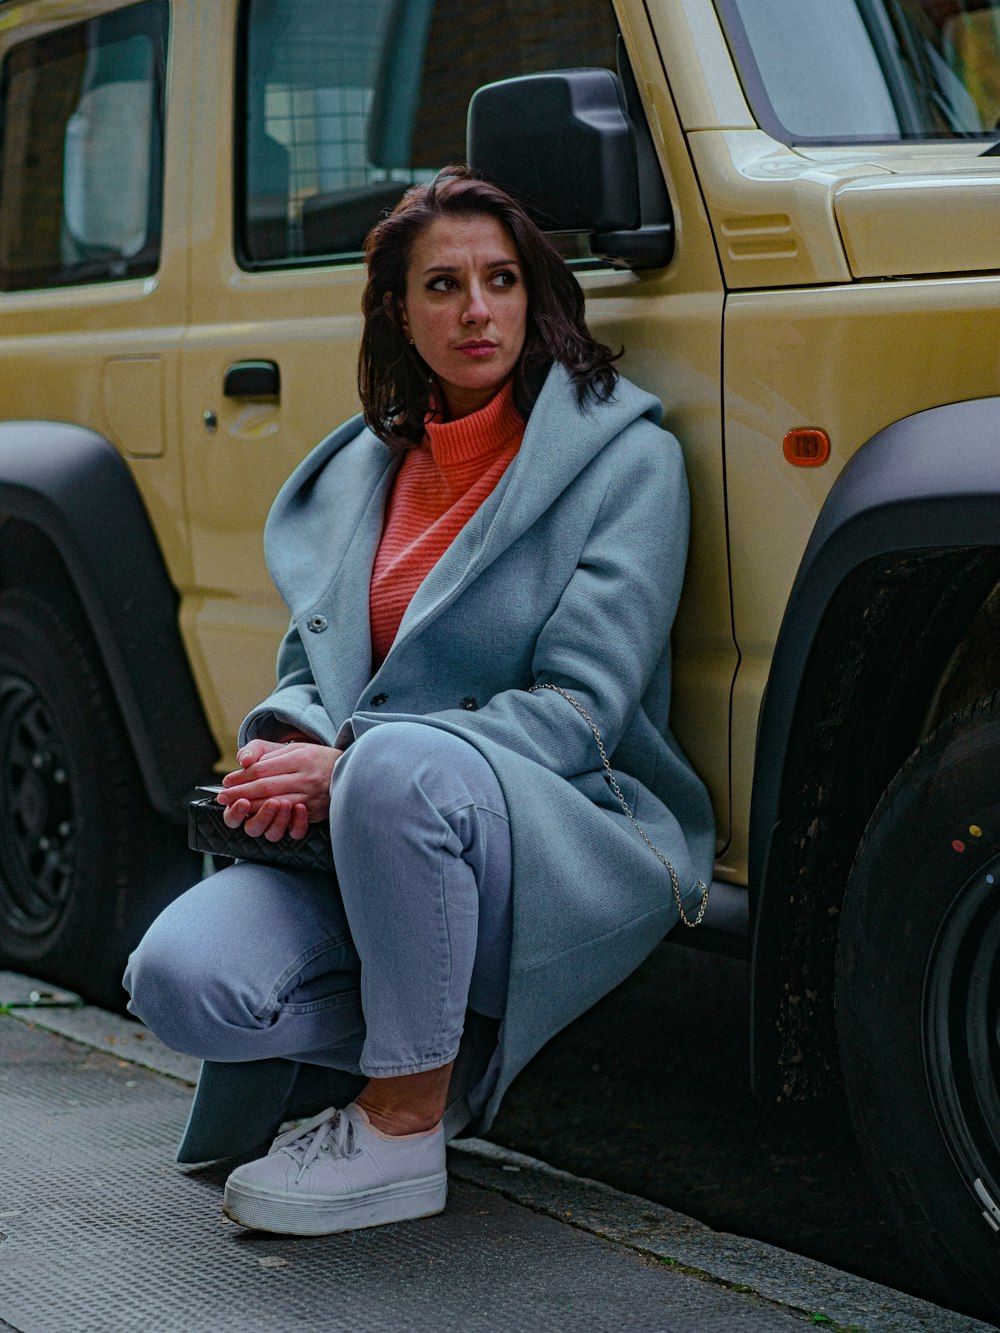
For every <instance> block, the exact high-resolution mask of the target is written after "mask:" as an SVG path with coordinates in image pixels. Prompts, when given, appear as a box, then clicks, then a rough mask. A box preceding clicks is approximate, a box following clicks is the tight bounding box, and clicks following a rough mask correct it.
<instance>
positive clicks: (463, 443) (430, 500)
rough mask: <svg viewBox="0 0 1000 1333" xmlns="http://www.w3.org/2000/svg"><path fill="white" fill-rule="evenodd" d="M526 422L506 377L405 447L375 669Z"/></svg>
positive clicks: (378, 595) (383, 555)
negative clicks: (481, 401) (479, 403)
mask: <svg viewBox="0 0 1000 1333" xmlns="http://www.w3.org/2000/svg"><path fill="white" fill-rule="evenodd" d="M523 435H524V422H523V420H522V419H521V417H520V415H519V413H518V411H517V408H516V407H515V406H514V391H513V386H512V384H511V383H510V382H508V383H507V384H506V385H505V386H504V387H503V388H502V389H501V390H500V392H499V393H498V394H497V395H496V397H495V398H493V399H491V400H490V402H488V403H487V404H486V406H485V407H483V408H480V410H479V411H478V412H472V413H470V414H469V416H467V417H460V418H459V419H458V420H457V421H446V422H435V421H428V423H427V433H426V434H425V435H424V438H423V440H421V442H420V444H419V445H416V446H415V447H414V448H412V449H410V450H409V451H408V452H407V455H406V457H405V459H404V460H403V464H402V466H401V467H400V469H399V471H398V472H397V474H396V479H395V481H394V482H393V486H392V491H391V493H390V495H389V503H388V505H387V507H386V517H385V526H384V527H383V529H382V540H381V542H380V544H379V548H378V553H377V554H376V556H375V568H374V569H373V571H372V581H371V590H370V594H369V597H370V607H371V630H372V670H373V671H376V670H377V669H378V668H379V667H380V666H381V665H382V663H383V662H384V661H385V658H386V655H387V654H388V652H389V649H390V648H391V647H392V641H393V639H394V638H395V637H396V631H397V630H398V629H399V624H400V621H401V620H402V619H403V615H404V613H405V611H406V608H407V607H408V606H409V604H410V600H411V598H412V597H413V594H414V593H415V592H416V590H417V588H419V586H420V584H421V583H422V582H423V581H424V579H425V578H426V577H427V575H428V574H429V573H430V571H431V569H432V568H433V567H434V565H435V564H436V563H437V562H438V560H440V558H441V556H442V555H444V553H445V551H446V550H447V549H448V547H449V546H450V545H451V543H452V542H453V541H454V539H455V537H456V536H457V535H458V533H459V531H460V530H461V528H463V527H464V526H465V524H466V523H467V522H468V521H469V519H470V518H471V517H472V515H473V514H474V513H475V512H476V510H477V509H478V508H479V506H480V505H481V504H482V503H483V501H484V500H485V499H486V497H487V496H488V495H489V494H490V492H491V491H492V490H493V488H494V486H496V484H497V482H498V481H499V480H500V478H501V477H502V476H503V474H504V472H505V470H506V468H507V465H508V464H509V463H510V461H511V459H512V458H513V457H514V455H515V454H516V453H517V451H518V448H519V447H520V444H521V439H522V437H523Z"/></svg>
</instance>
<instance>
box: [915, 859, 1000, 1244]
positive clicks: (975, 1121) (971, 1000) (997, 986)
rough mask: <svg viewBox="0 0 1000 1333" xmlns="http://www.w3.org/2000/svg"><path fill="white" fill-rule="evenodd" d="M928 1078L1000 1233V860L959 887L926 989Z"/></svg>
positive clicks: (960, 1163) (950, 1140)
mask: <svg viewBox="0 0 1000 1333" xmlns="http://www.w3.org/2000/svg"><path fill="white" fill-rule="evenodd" d="M923 1012H924V1049H925V1055H926V1069H927V1078H928V1083H929V1086H930V1091H931V1096H932V1098H933V1101H934V1105H935V1108H936V1110H937V1114H938V1120H939V1124H940V1126H941V1130H942V1133H943V1134H944V1137H945V1141H946V1142H947V1144H948V1148H949V1150H950V1152H951V1155H952V1158H953V1160H954V1162H955V1165H956V1167H957V1169H958V1171H959V1172H960V1174H961V1175H962V1178H963V1179H964V1181H965V1182H966V1184H967V1186H968V1188H969V1190H970V1191H971V1193H972V1196H973V1198H974V1200H975V1202H976V1204H977V1205H978V1207H979V1209H980V1211H981V1212H982V1214H983V1226H984V1227H989V1228H990V1229H992V1230H993V1231H1000V856H994V857H993V858H992V859H990V860H989V861H987V862H986V863H985V864H983V865H982V866H980V867H979V868H978V869H977V870H976V872H975V873H974V874H973V875H972V876H971V877H970V878H969V879H968V880H966V882H965V883H964V884H963V885H962V887H961V889H960V890H959V892H958V894H957V895H956V897H955V899H954V900H953V902H952V904H951V906H950V908H949V910H948V912H947V913H946V914H945V916H944V918H943V919H942V922H941V925H940V927H939V928H938V932H937V935H936V937H935V940H934V945H933V947H932V949H931V953H930V956H929V959H928V965H927V974H926V979H925V986H924V1006H923Z"/></svg>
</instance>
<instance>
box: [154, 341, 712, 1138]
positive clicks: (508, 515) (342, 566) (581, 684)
mask: <svg viewBox="0 0 1000 1333" xmlns="http://www.w3.org/2000/svg"><path fill="white" fill-rule="evenodd" d="M660 416H661V407H660V404H659V402H658V401H657V399H655V398H654V397H652V396H651V395H650V394H647V393H645V392H643V391H642V390H640V389H638V388H637V387H636V386H635V385H633V384H631V383H629V382H628V381H627V380H625V379H621V380H619V382H618V386H617V388H616V390H615V393H614V396H613V398H612V399H611V400H610V401H609V402H606V403H600V402H594V401H593V400H590V401H588V404H587V405H586V406H585V407H584V408H583V409H581V408H580V407H579V405H578V403H577V396H576V390H575V388H574V387H573V385H572V384H571V383H570V381H569V379H568V376H567V375H566V373H565V371H564V370H563V368H562V367H561V366H558V365H556V366H555V367H554V368H553V369H552V371H551V372H550V373H549V376H548V378H547V380H546V382H545V385H544V387H543V389H542V392H541V394H540V395H539V398H538V401H537V402H536V404H535V407H534V410H533V411H532V414H531V418H530V421H529V422H528V425H527V429H526V431H525V435H524V440H523V442H522V444H521V448H520V450H519V452H518V454H517V455H516V457H515V458H514V461H513V462H512V463H511V465H510V466H509V468H508V469H507V471H506V473H505V474H504V476H503V477H502V479H501V481H500V483H499V484H498V486H497V488H496V489H495V491H494V492H493V493H492V494H491V495H490V496H489V497H488V499H487V500H486V501H485V502H484V503H483V505H482V506H481V507H480V509H479V510H478V511H477V512H476V514H475V515H474V516H473V518H471V519H470V520H469V522H468V523H467V524H466V526H465V527H464V528H463V529H462V531H461V532H460V533H459V534H458V536H457V537H456V538H455V540H454V542H453V543H452V545H451V546H450V547H449V548H448V550H447V551H446V552H445V554H444V555H443V556H442V557H441V559H440V560H439V561H438V563H437V565H435V567H434V568H433V569H432V570H431V572H430V573H429V574H428V576H427V578H426V579H425V580H424V582H423V583H422V584H421V586H420V588H419V589H418V590H417V592H416V594H415V596H414V598H413V600H412V602H411V603H410V606H409V608H408V610H407V612H406V614H405V616H404V617H403V621H402V624H401V625H400V628H399V632H398V634H397V635H396V639H395V642H394V643H393V646H392V649H391V651H390V652H389V655H388V656H387V657H386V659H385V661H384V662H383V664H382V666H381V667H380V668H379V669H378V671H377V672H376V673H375V674H374V676H373V675H372V667H371V641H370V632H369V605H368V597H369V581H370V576H371V570H372V564H373V562H374V558H375V552H376V549H377V547H378V543H379V539H380V537H381V532H382V520H383V513H384V509H385V503H386V499H387V496H388V494H389V490H390V485H391V482H392V479H393V477H394V475H395V473H396V470H397V468H398V466H399V463H400V461H401V460H400V455H399V454H397V453H395V452H393V451H392V450H391V449H389V448H388V447H387V446H386V445H385V444H383V443H382V442H380V441H379V440H378V439H377V438H376V437H375V436H374V435H373V434H372V433H371V432H370V431H369V430H368V429H367V428H366V427H365V426H364V424H363V421H362V419H361V418H360V417H355V418H353V419H352V420H351V421H348V422H347V423H346V424H345V425H343V426H342V427H341V428H340V429H339V430H337V431H335V432H334V433H333V434H332V435H331V436H329V437H328V438H327V439H326V440H324V441H323V442H322V443H321V444H320V445H319V446H318V447H317V448H316V449H315V450H313V452H312V453H311V454H309V456H308V457H307V458H306V459H305V460H304V461H303V462H302V463H301V464H300V466H299V467H298V468H297V469H296V471H295V472H294V473H293V474H292V476H291V477H290V478H289V480H288V481H287V482H286V483H285V485H284V487H283V488H282V490H281V491H280V493H279V495H278V497H277V499H276V501H275V504H274V507H273V509H272V511H271V514H270V517H269V519H268V522H267V527H266V530H265V551H266V555H267V560H268V565H269V568H270V570H271V574H272V577H273V578H274V581H275V584H276V585H277V588H278V590H279V592H280V593H281V595H282V597H283V598H284V600H285V602H286V603H287V605H288V607H289V609H290V611H291V613H292V622H291V627H290V629H289V631H288V634H287V635H286V637H285V639H284V641H283V643H282V645H281V648H280V651H279V655H278V684H277V688H276V689H275V691H274V693H273V694H271V695H270V697H269V698H267V699H265V700H264V701H263V703H261V704H260V705H259V706H258V707H257V708H255V709H254V710H253V711H252V712H251V713H250V715H249V717H248V718H247V719H246V721H245V722H244V725H243V729H242V732H241V742H242V741H245V740H247V739H250V738H252V737H255V736H264V737H267V736H268V735H270V734H273V732H274V731H275V730H279V729H280V730H287V727H288V726H289V725H290V726H293V727H297V728H301V729H302V730H303V731H305V732H308V733H309V734H311V735H313V736H315V737H316V738H317V739H319V740H320V741H323V742H325V743H328V744H331V745H332V744H338V745H341V746H343V745H344V744H345V743H349V742H350V739H351V738H352V737H356V736H359V735H360V734H361V733H362V732H364V731H365V730H367V729H368V728H369V727H375V726H386V725H390V726H391V724H392V723H393V722H394V721H397V720H408V721H412V720H419V721H422V722H424V723H426V724H428V725H430V726H435V727H442V728H445V729H447V730H449V731H452V732H454V733H455V734H456V735H458V736H461V737H463V738H465V739H466V740H468V741H470V742H471V743H472V744H473V745H475V746H476V747H477V748H478V749H479V750H480V751H481V752H482V754H483V755H484V756H485V757H486V759H487V760H488V761H489V762H490V764H491V765H492V767H493V769H494V771H495V773H496V775H497V778H498V779H499V782H500V785H501V787H502V789H503V793H504V796H505V798H506V801H507V808H508V812H509V815H510V827H511V842H512V857H513V941H512V952H511V963H510V977H509V991H508V1001H507V1009H506V1013H505V1017H504V1019H503V1022H502V1024H501V1025H500V1027H499V1033H497V1030H496V1025H495V1024H491V1023H489V1022H488V1021H487V1020H477V1019H475V1018H474V1017H473V1018H471V1019H470V1022H469V1023H468V1024H467V1028H466V1037H465V1038H463V1050H462V1053H461V1054H460V1057H459V1063H458V1066H457V1068H456V1073H455V1076H454V1078H453V1102H452V1105H451V1106H450V1107H449V1112H448V1116H447V1128H448V1130H449V1132H450V1133H452V1134H453V1133H455V1132H458V1131H459V1130H460V1129H462V1128H469V1129H471V1130H473V1131H476V1132H481V1131H482V1130H484V1129H485V1128H486V1127H487V1126H488V1125H489V1124H490V1122H491V1120H492V1119H493V1116H494V1115H495V1113H496V1110H497V1107H498V1105H499V1102H500V1098H501V1096H502V1094H503V1092H504V1091H505V1089H506V1088H507V1087H508V1085H509V1084H510V1082H511V1080H512V1079H513V1078H514V1076H515V1075H516V1074H517V1073H518V1071H519V1070H520V1069H521V1068H522V1067H523V1066H524V1065H525V1064H526V1063H527V1061H528V1060H529V1059H530V1058H531V1056H532V1055H534V1054H535V1052H536V1051H537V1050H538V1049H539V1048H540V1047H541V1046H542V1045H543V1044H544V1042H546V1041H547V1040H548V1039H549V1038H550V1037H552V1036H553V1035H554V1034H555V1033H556V1032H558V1031H559V1029H560V1028H562V1027H563V1026H564V1025H565V1024H567V1023H568V1022H570V1021H571V1020H572V1019H573V1018H575V1017H576V1016H577V1015H578V1014H580V1013H582V1012H583V1011H584V1010H585V1009H587V1008H588V1007H589V1006H590V1005H592V1004H593V1003H594V1002H595V1001H597V1000H598V999H600V998H601V996H602V995H604V994H606V993H607V992H608V991H609V990H611V989H612V988H613V987H614V986H616V985H617V984H618V983H619V982H621V981H622V980H623V979H624V978H625V977H627V976H628V975H629V973H631V972H632V971H633V970H634V969H635V968H636V967H637V966H638V964H639V963H640V962H641V961H642V960H643V958H645V957H646V955H647V954H648V953H649V952H650V950H651V949H652V948H653V947H654V946H655V945H656V944H657V942H658V941H659V940H661V939H662V938H663V936H664V934H666V932H667V931H668V930H669V929H670V928H671V927H672V926H673V925H674V924H675V923H676V922H677V919H678V917H677V909H676V905H675V902H674V897H673V892H672V889H671V884H670V879H669V876H668V875H667V872H666V871H665V869H664V868H663V866H662V865H661V864H660V862H659V861H658V860H657V859H656V857H655V856H654V855H653V853H652V852H651V851H650V850H649V848H648V847H647V846H646V845H645V844H644V843H643V841H642V839H641V838H640V836H639V834H638V833H637V832H636V830H635V829H634V828H633V827H632V825H631V824H630V823H629V822H628V821H627V819H626V817H625V815H624V814H623V812H622V810H621V807H620V806H619V804H618V802H617V800H616V798H615V796H614V794H613V793H612V792H611V790H610V789H609V786H608V783H607V782H606V780H605V776H604V770H603V767H602V764H601V760H600V755H599V753H598V749H597V744H596V742H595V739H594V736H593V733H592V731H591V730H590V728H589V727H588V725H587V723H586V722H585V721H584V720H583V719H582V718H581V717H580V716H579V715H578V714H577V712H576V711H575V710H574V708H573V707H572V706H571V705H570V704H569V703H568V702H566V700H565V699H563V698H561V697H560V696H559V695H557V694H556V693H555V692H553V691H551V690H541V691H536V692H533V693H529V687H530V686H531V685H533V684H537V683H541V682H545V681H551V682H553V683H555V684H557V685H559V686H561V687H562V688H563V689H565V690H566V691H568V692H569V693H571V694H572V695H573V696H574V697H575V698H576V699H578V700H579V702H580V703H581V704H582V705H583V707H584V708H585V709H586V711H587V712H588V713H589V714H590V716H591V717H592V718H593V719H594V721H595V722H596V723H597V725H598V727H599V729H600V732H601V735H602V737H603V740H604V744H605V746H606V748H607V752H608V754H609V756H610V758H611V762H612V765H613V767H614V770H615V774H616V776H617V778H618V781H619V783H620V785H621V787H622V790H623V792H624V794H625V796H626V798H627V799H628V801H629V804H630V805H631V807H632V809H633V811H634V813H635V815H636V817H637V818H638V820H639V822H640V823H641V824H642V825H643V827H644V829H645V831H646V833H647V834H648V836H649V837H650V838H651V840H652V841H653V843H654V844H655V845H656V846H657V847H658V848H659V849H660V850H661V851H662V852H663V853H664V854H665V855H666V856H667V857H668V858H669V859H670V860H671V862H672V863H673V865H674V866H675V867H676V870H677V875H678V877H679V880H680V884H681V890H682V895H683V899H684V904H685V910H686V911H687V912H688V914H689V915H692V914H693V913H694V912H695V910H696V909H697V906H698V903H699V897H700V894H699V890H698V888H697V886H696V881H697V879H698V878H701V879H704V880H705V881H706V882H707V881H708V879H709V876H710V874H711V869H712V859H713V850H714V831H713V822H712V812H711V807H710V804H709V800H708V796H707V793H706V791H705V788H704V786H703V785H702V783H701V781H700V780H699V779H698V777H697V776H696V775H695V773H694V772H693V770H692V769H691V767H690V765H689V764H688V763H687V761H686V760H685V758H684V757H683V755H682V754H681V752H680V750H679V748H678V746H677V744H676V742H675V741H674V740H673V738H672V737H671V735H670V732H669V729H668V726H667V718H668V713H669V708H670V627H671V623H672V621H673V617H674V612H675V610H676V607H677V601H678V597H679V595H680V589H681V582H682V578H683V572H684V562H685V557H686V553H687V538H688V496H687V485H686V480H685V476H684V466H683V461H682V457H681V451H680V448H679V446H678V444H677V441H676V440H675V439H674V437H673V436H671V435H669V434H667V433H666V432H665V431H663V430H661V429H660V427H659V425H658V423H659V420H660ZM473 700H474V701H475V702H476V704H477V705H478V707H476V708H474V709H473V708H472V707H471V701H473ZM463 703H464V706H463ZM338 1080H339V1081H338ZM358 1086H359V1083H358V1081H357V1079H356V1076H346V1075H340V1074H338V1073H336V1071H319V1070H316V1069H311V1070H303V1069H302V1068H301V1067H298V1066H296V1065H294V1063H293V1062H290V1061H278V1060H268V1061H261V1062H254V1063H252V1064H243V1065H220V1064H206V1065H205V1066H204V1068H203V1072H202V1078H201V1081H200V1084H199V1091H198V1095H197V1097H196V1100H195V1105H194V1108H193V1110H192V1115H191V1120H190V1122H189V1125H188V1130H187V1133H186V1136H185V1141H184V1143H183V1144H182V1146H181V1151H180V1154H179V1156H180V1159H181V1160H182V1161H203V1160H207V1159H208V1158H211V1157H219V1156H227V1155H231V1154H234V1153H237V1152H241V1151H245V1150H249V1149H251V1148H253V1147H255V1146H256V1145H257V1144H258V1143H259V1142H261V1141H262V1140H263V1139H265V1138H266V1137H267V1136H268V1134H270V1133H271V1132H272V1131H273V1129H274V1127H275V1126H276V1124H277V1123H278V1122H279V1121H280V1120H281V1119H282V1118H284V1117H286V1116H288V1115H291V1114H304V1113H305V1112H306V1111H310V1112H311V1111H317V1110H319V1109H321V1105H320V1104H318V1102H317V1099H321V1100H322V1099H324V1098H327V1099H328V1100H329V1101H330V1102H335V1101H336V1100H338V1099H341V1100H342V1099H347V1098H349V1097H350V1096H352V1095H353V1094H354V1092H355V1091H356V1090H357V1088H358ZM310 1101H311V1104H310V1105H303V1103H304V1102H310Z"/></svg>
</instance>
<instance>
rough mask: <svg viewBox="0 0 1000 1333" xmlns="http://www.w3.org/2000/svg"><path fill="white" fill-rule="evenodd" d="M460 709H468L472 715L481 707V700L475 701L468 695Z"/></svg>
mask: <svg viewBox="0 0 1000 1333" xmlns="http://www.w3.org/2000/svg"><path fill="white" fill-rule="evenodd" d="M459 707H460V708H465V709H468V711H469V712H470V713H474V712H475V711H476V709H477V708H478V707H479V700H478V699H473V697H472V695H471V694H467V695H466V696H465V698H464V699H463V700H462V702H461V704H460V705H459Z"/></svg>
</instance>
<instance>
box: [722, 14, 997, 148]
mask: <svg viewBox="0 0 1000 1333" xmlns="http://www.w3.org/2000/svg"><path fill="white" fill-rule="evenodd" d="M718 2H719V5H720V10H721V12H722V15H723V19H724V22H725V26H726V30H727V32H728V34H729V37H730V44H731V47H732V50H733V53H734V56H735V58H736V60H737V62H738V64H739V66H740V72H741V75H742V77H743V82H744V87H745V89H746V93H747V96H748V98H749V100H750V102H751V105H752V106H753V107H754V111H755V113H756V115H757V118H758V120H759V121H760V124H761V125H762V126H763V128H764V129H766V130H767V131H768V132H769V133H771V134H774V135H775V137H777V138H779V139H783V140H784V141H786V142H790V143H809V142H823V143H844V142H850V141H856V140H867V141H869V142H879V141H882V142H886V141H888V142H892V141H894V140H902V139H958V138H982V139H986V140H992V139H994V138H997V137H1000V136H998V129H997V125H998V119H1000V0H995V3H987V4H983V3H982V2H981V0H795V3H794V4H789V3H788V0H718Z"/></svg>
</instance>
